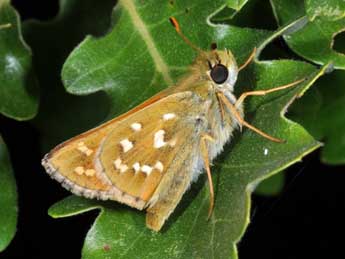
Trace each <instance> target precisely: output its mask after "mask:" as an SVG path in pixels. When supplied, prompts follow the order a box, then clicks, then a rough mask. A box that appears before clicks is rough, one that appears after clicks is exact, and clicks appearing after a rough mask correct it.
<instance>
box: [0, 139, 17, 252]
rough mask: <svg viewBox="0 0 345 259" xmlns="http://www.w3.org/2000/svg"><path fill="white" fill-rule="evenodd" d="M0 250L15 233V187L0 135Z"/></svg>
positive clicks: (3, 248) (5, 149)
mask: <svg viewBox="0 0 345 259" xmlns="http://www.w3.org/2000/svg"><path fill="white" fill-rule="evenodd" d="M0 190H1V193H0V208H1V209H0V252H1V251H3V250H5V248H6V247H7V246H8V245H9V243H10V242H11V240H12V238H13V237H14V235H15V233H16V225H17V214H18V207H17V188H16V182H15V179H14V175H13V170H12V167H11V162H10V158H9V155H8V152H7V148H6V145H5V143H4V142H3V140H2V138H1V136H0Z"/></svg>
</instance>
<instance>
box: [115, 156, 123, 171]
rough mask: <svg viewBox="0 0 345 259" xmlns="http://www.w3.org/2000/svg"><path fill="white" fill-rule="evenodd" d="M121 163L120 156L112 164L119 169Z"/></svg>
mask: <svg viewBox="0 0 345 259" xmlns="http://www.w3.org/2000/svg"><path fill="white" fill-rule="evenodd" d="M121 164H122V160H121V158H118V159H116V160H115V161H114V166H115V168H116V169H120V166H121Z"/></svg>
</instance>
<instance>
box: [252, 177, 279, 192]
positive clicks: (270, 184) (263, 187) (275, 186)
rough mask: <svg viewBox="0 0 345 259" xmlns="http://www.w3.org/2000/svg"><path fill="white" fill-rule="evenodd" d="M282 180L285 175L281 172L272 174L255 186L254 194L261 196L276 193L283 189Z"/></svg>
mask: <svg viewBox="0 0 345 259" xmlns="http://www.w3.org/2000/svg"><path fill="white" fill-rule="evenodd" d="M284 180H285V175H284V174H283V173H279V174H275V175H272V176H271V177H269V178H267V179H265V180H263V181H262V182H261V183H260V184H259V185H258V187H256V189H255V192H254V194H257V195H262V196H273V195H277V194H279V193H280V192H281V191H282V190H283V187H284Z"/></svg>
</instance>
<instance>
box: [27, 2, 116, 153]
mask: <svg viewBox="0 0 345 259" xmlns="http://www.w3.org/2000/svg"><path fill="white" fill-rule="evenodd" d="M113 5H114V1H113V0H102V4H100V3H99V2H98V1H94V0H84V1H81V0H61V1H60V12H59V14H58V16H57V17H56V18H55V19H53V20H52V21H49V22H38V21H26V22H25V23H24V24H23V34H24V38H25V40H26V41H27V42H28V44H29V45H30V47H31V48H32V50H33V53H34V56H35V59H34V63H35V69H36V72H37V77H38V80H39V83H40V85H41V92H42V94H41V95H42V98H41V104H40V111H41V112H40V113H39V114H38V116H37V117H36V118H35V120H34V125H35V127H37V128H39V130H40V135H41V137H42V139H41V143H42V146H43V150H48V149H49V148H52V146H54V145H56V143H58V142H61V141H63V140H65V139H66V138H68V137H71V136H73V135H75V134H77V133H80V132H82V131H85V130H86V129H88V128H90V127H91V126H94V125H96V124H98V123H100V121H102V120H103V119H104V117H105V114H106V113H107V112H108V109H109V104H108V103H109V101H108V99H107V97H106V96H105V95H104V94H103V93H97V94H94V95H90V96H87V97H82V98H81V97H77V96H73V95H70V94H68V93H66V91H65V90H64V87H63V85H62V83H61V75H60V73H61V67H62V65H63V63H64V61H65V59H66V58H67V56H68V54H69V53H70V51H72V49H73V48H74V47H75V46H77V45H78V44H79V42H80V41H82V40H83V38H84V37H85V36H86V35H88V34H92V35H96V36H100V35H102V34H103V33H105V31H106V30H107V29H108V27H109V26H110V16H111V11H112V8H113ZM76 17H78V19H77V22H76Z"/></svg>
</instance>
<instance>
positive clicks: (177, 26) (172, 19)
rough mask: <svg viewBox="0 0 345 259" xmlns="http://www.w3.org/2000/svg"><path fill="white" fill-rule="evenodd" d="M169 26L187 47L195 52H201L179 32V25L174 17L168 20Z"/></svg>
mask: <svg viewBox="0 0 345 259" xmlns="http://www.w3.org/2000/svg"><path fill="white" fill-rule="evenodd" d="M169 20H170V22H171V24H172V25H173V26H174V28H175V30H176V32H177V33H178V35H180V37H181V38H182V39H183V41H184V42H185V43H187V45H188V46H190V47H191V48H192V49H194V50H196V51H197V52H203V50H202V49H200V48H199V47H197V46H195V45H194V44H193V43H192V42H191V41H190V40H189V39H188V38H187V37H186V36H185V35H184V34H183V33H182V31H181V28H180V25H179V23H178V21H177V20H176V18H175V17H170V18H169Z"/></svg>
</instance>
